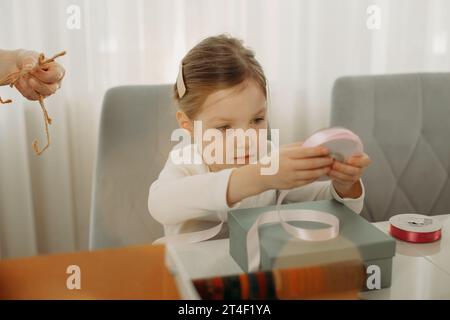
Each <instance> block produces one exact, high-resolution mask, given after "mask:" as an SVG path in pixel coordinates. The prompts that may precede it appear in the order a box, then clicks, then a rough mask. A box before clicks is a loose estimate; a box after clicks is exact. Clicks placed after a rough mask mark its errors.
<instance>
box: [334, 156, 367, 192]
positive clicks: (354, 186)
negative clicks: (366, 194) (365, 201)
mask: <svg viewBox="0 0 450 320" xmlns="http://www.w3.org/2000/svg"><path fill="white" fill-rule="evenodd" d="M369 164H370V158H369V156H368V155H367V154H365V153H364V154H362V155H359V156H353V157H351V158H350V159H348V160H347V161H345V162H340V161H336V160H335V161H334V162H333V165H332V166H331V171H330V172H329V173H328V176H329V177H330V178H331V180H332V183H333V186H334V189H335V190H336V192H337V193H338V194H339V196H341V197H343V198H359V197H360V196H361V194H362V187H361V184H360V183H359V179H360V178H361V176H362V174H363V171H364V169H365V168H366V167H367V166H369Z"/></svg>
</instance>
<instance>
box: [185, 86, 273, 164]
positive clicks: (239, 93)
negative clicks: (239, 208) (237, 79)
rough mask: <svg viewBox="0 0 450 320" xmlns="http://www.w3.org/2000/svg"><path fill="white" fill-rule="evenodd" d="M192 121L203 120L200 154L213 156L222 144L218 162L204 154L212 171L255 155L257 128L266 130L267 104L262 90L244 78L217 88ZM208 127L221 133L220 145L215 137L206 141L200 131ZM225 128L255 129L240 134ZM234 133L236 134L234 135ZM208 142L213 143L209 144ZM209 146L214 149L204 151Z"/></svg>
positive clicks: (243, 161)
mask: <svg viewBox="0 0 450 320" xmlns="http://www.w3.org/2000/svg"><path fill="white" fill-rule="evenodd" d="M194 121H201V122H202V130H203V132H202V137H203V139H202V147H203V151H204V152H203V155H205V154H213V155H214V156H215V155H216V152H217V150H218V148H220V146H221V147H222V153H221V156H220V157H221V158H222V161H220V163H212V162H211V161H210V160H207V159H205V156H203V159H204V160H205V162H206V164H207V165H208V166H209V168H210V170H211V171H213V172H215V171H220V170H223V169H226V168H231V167H238V166H242V165H245V164H248V163H249V162H250V161H252V160H255V159H256V158H257V154H258V152H257V149H255V147H257V146H258V143H259V139H260V134H259V130H261V129H267V104H266V98H265V96H264V92H263V91H262V90H261V87H260V86H258V84H257V83H256V82H255V81H253V80H247V81H244V82H242V83H240V84H239V85H237V86H235V87H232V88H228V89H222V90H218V91H216V92H214V93H212V94H210V95H209V96H208V98H207V99H206V100H205V102H204V104H203V106H202V108H201V111H200V112H199V113H198V114H197V116H196V118H195V119H194ZM208 129H216V130H218V131H212V132H215V133H218V132H220V133H221V135H220V136H221V137H222V143H221V144H220V143H215V142H214V138H212V139H211V140H210V141H205V139H204V138H205V137H204V134H203V133H204V132H205V131H206V130H208ZM227 129H242V130H243V132H245V131H247V130H248V129H254V130H252V131H253V132H255V133H256V134H255V135H253V136H251V135H242V134H241V135H239V134H238V132H236V131H235V130H227ZM210 132H211V131H210ZM241 132H242V131H241ZM234 133H236V134H235V135H234V136H233V134H234ZM214 137H215V136H214ZM264 138H265V137H264ZM206 140H207V139H206ZM250 140H251V142H250ZM213 143H214V144H213ZM210 144H213V145H211V146H209V145H210ZM208 146H209V150H213V151H212V152H206V150H207V149H206V148H207V147H208ZM227 146H228V148H227ZM227 150H229V151H231V150H233V152H232V153H231V152H227ZM222 155H223V156H222ZM215 158H216V159H217V157H215Z"/></svg>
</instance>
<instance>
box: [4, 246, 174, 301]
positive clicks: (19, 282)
mask: <svg viewBox="0 0 450 320" xmlns="http://www.w3.org/2000/svg"><path fill="white" fill-rule="evenodd" d="M164 251H165V248H164V246H152V245H144V246H133V247H125V248H118V249H106V250H97V251H90V252H76V253H67V254H57V255H47V256H36V257H31V258H23V259H11V260H0V299H178V297H179V295H178V292H177V289H176V285H175V282H174V279H173V277H172V275H171V274H170V273H169V271H168V270H167V268H166V267H165V264H164ZM70 265H77V266H79V267H80V270H81V277H80V279H81V282H80V283H81V289H79V290H78V289H73V290H69V289H68V288H67V286H66V281H67V279H68V277H69V276H70V274H67V273H66V270H67V267H68V266H70Z"/></svg>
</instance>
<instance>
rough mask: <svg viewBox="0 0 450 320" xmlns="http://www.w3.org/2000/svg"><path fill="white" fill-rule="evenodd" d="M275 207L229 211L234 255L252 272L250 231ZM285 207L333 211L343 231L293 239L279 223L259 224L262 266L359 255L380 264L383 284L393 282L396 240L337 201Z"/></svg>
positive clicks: (286, 206)
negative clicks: (320, 237)
mask: <svg viewBox="0 0 450 320" xmlns="http://www.w3.org/2000/svg"><path fill="white" fill-rule="evenodd" d="M275 209H276V206H270V207H259V208H249V209H236V210H233V211H230V212H228V227H229V234H230V254H231V256H232V257H233V259H234V260H235V261H236V262H237V264H238V265H239V266H240V267H241V268H242V270H243V271H244V272H248V266H247V245H246V235H247V232H248V230H249V229H250V227H251V226H252V225H253V223H254V222H255V221H256V219H257V218H258V216H259V215H260V214H262V213H264V212H267V211H269V210H275ZM284 209H310V210H319V211H324V212H328V213H331V214H333V215H335V216H336V217H337V218H338V219H339V222H340V225H339V236H338V237H336V238H334V239H331V240H327V241H304V240H300V239H294V238H293V237H292V236H291V235H290V234H288V233H287V232H286V231H285V230H284V229H283V227H282V226H281V224H279V223H274V224H268V225H263V226H261V227H260V228H259V236H260V238H259V240H260V254H261V264H260V266H261V270H270V269H280V268H293V267H304V266H310V265H320V264H329V263H335V262H340V261H347V260H360V261H363V263H364V265H365V266H366V268H368V267H369V266H378V267H379V270H380V276H381V288H386V287H390V285H391V274H392V257H393V256H394V255H395V243H396V242H395V240H394V239H393V238H392V237H391V236H389V235H387V234H385V233H384V232H382V231H381V230H379V229H378V228H376V227H375V226H373V225H372V224H371V223H370V222H368V221H367V220H365V219H364V218H362V217H360V216H359V215H358V214H356V213H355V212H353V211H352V210H350V209H349V208H347V207H346V206H345V205H343V204H341V203H339V202H337V201H335V200H322V201H310V202H299V203H291V204H284V205H281V206H280V210H284ZM289 223H290V224H292V225H294V226H297V227H303V228H311V229H314V228H318V227H325V226H327V225H323V224H320V223H316V222H306V221H303V222H301V221H294V222H289ZM369 270H370V271H371V270H374V267H371V268H370V269H367V271H368V275H370V272H369Z"/></svg>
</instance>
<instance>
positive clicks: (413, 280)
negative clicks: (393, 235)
mask: <svg viewBox="0 0 450 320" xmlns="http://www.w3.org/2000/svg"><path fill="white" fill-rule="evenodd" d="M434 218H437V219H439V220H441V222H442V224H443V234H442V239H441V240H440V241H437V242H434V243H427V244H413V243H408V242H403V241H399V240H397V247H396V255H395V257H394V258H393V266H392V285H391V287H390V288H387V289H381V290H372V291H367V292H362V293H361V294H360V295H361V298H362V299H450V215H449V214H447V215H441V216H434ZM374 225H375V226H376V227H377V228H379V229H380V230H382V231H383V232H386V233H387V229H388V222H387V221H384V222H378V223H374ZM228 246H229V241H228V239H222V240H212V241H205V242H201V243H195V244H176V245H168V246H167V264H168V266H169V268H170V269H171V270H172V271H173V272H174V274H175V279H176V281H177V285H178V288H179V290H180V294H181V296H182V297H183V298H185V299H198V298H199V297H198V295H197V293H196V292H195V290H194V288H193V286H192V282H191V281H190V280H191V279H196V278H204V277H212V276H218V275H220V276H225V275H232V274H238V273H242V272H243V271H242V269H241V268H240V267H239V265H238V264H237V263H236V262H235V261H234V260H233V258H232V257H231V256H230V254H229V250H228V249H229V247H228Z"/></svg>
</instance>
